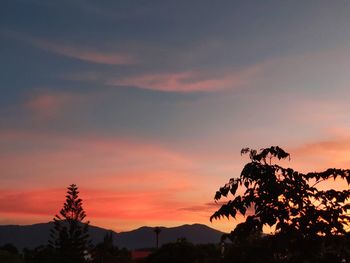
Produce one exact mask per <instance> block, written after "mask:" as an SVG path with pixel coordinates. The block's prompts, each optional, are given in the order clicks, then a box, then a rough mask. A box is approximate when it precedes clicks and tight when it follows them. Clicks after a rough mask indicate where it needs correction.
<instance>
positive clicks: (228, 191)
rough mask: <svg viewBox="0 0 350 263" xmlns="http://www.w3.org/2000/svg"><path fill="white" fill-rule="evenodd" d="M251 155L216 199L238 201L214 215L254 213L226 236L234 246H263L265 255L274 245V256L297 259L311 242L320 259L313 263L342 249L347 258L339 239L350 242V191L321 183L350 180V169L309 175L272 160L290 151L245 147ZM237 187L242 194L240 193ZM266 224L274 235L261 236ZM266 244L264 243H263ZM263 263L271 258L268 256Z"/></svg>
mask: <svg viewBox="0 0 350 263" xmlns="http://www.w3.org/2000/svg"><path fill="white" fill-rule="evenodd" d="M247 153H249V157H250V162H249V163H248V164H246V165H245V167H244V168H243V170H242V172H241V175H240V176H239V177H238V178H231V179H230V180H229V182H228V183H227V184H225V185H224V186H223V187H221V188H220V189H219V191H217V192H216V194H215V200H219V199H221V198H222V197H223V196H224V197H228V196H229V195H232V196H233V199H232V200H229V201H228V202H227V203H226V204H224V205H222V207H221V208H220V209H219V210H218V211H216V212H215V213H214V214H213V215H212V216H211V218H210V220H213V219H220V218H222V217H227V218H229V217H233V218H235V217H236V215H237V213H240V214H242V215H243V216H246V214H247V210H248V209H249V210H250V211H252V212H250V213H249V215H247V217H246V221H245V222H243V223H242V224H239V225H238V226H237V227H236V228H235V229H234V231H232V232H231V234H229V235H226V236H225V237H228V238H229V239H231V240H232V241H233V243H234V245H233V247H235V245H237V244H238V243H240V244H241V245H242V244H245V246H247V247H250V250H251V252H252V251H253V250H256V249H257V250H261V251H260V253H255V254H260V255H261V257H260V259H261V258H263V255H265V254H266V253H267V252H268V251H269V250H268V249H266V247H267V246H270V247H272V248H274V249H272V250H270V252H271V251H272V252H273V253H272V255H274V257H275V258H276V257H277V258H278V259H279V260H282V259H283V258H284V259H285V260H287V259H288V261H285V262H294V261H293V260H294V259H293V258H294V257H297V255H298V253H301V251H303V250H302V249H303V248H305V246H306V245H307V246H309V247H310V246H311V247H312V246H314V249H313V250H311V251H312V256H313V257H318V259H317V260H318V261H312V262H321V261H322V260H323V259H324V258H325V257H326V254H327V253H328V254H332V253H333V252H334V251H337V253H338V254H337V255H339V253H340V254H342V255H343V258H344V257H347V252H344V251H345V250H344V249H343V250H341V251H338V249H336V248H335V246H334V244H336V243H339V242H340V241H339V239H338V238H341V242H340V243H339V244H344V242H345V243H346V242H348V239H347V235H348V233H347V231H346V229H347V227H348V226H349V222H350V221H349V220H350V216H349V214H348V210H349V209H350V204H349V202H348V201H349V197H350V190H343V191H337V190H334V189H329V190H320V189H318V188H317V185H318V184H319V183H320V182H323V181H327V180H331V179H334V180H335V179H341V180H345V181H346V182H347V183H348V184H349V183H350V170H348V169H347V170H343V169H334V168H332V169H328V170H326V171H324V172H311V173H306V174H304V173H300V172H297V171H294V170H293V169H291V168H283V167H281V166H279V165H277V164H271V161H272V159H273V158H277V159H279V160H280V159H285V158H289V154H288V153H287V152H285V151H284V150H283V149H281V148H279V147H278V146H277V147H270V148H266V149H262V150H260V151H259V152H257V151H256V150H251V149H249V148H245V149H242V151H241V154H247ZM238 191H239V192H242V194H241V195H239V194H237V192H238ZM263 226H270V227H275V235H273V236H270V237H269V238H262V236H261V233H262V229H263ZM242 240H246V243H242ZM248 241H249V242H248ZM261 242H263V243H264V245H261V246H260V244H261ZM279 244H284V245H283V249H281V250H280V251H275V248H277V247H279ZM302 244H303V245H302ZM241 245H240V246H241ZM263 247H265V250H264V249H263ZM331 248H332V249H333V250H332V249H331ZM293 249H294V250H293ZM244 251H245V249H243V248H242V247H241V248H240V249H239V253H240V255H241V256H242V254H244V253H245V252H244ZM331 251H333V252H332V253H331ZM292 252H293V253H292ZM237 253H238V250H237V251H236V252H235V253H234V254H235V257H239V256H238V254H237ZM246 254H247V255H246V256H244V255H243V256H242V257H243V258H244V257H248V256H251V255H252V253H249V252H248V250H247V252H246ZM306 254H307V253H306V252H303V253H301V257H304V258H305V257H306ZM292 255H293V256H292ZM292 259H293V260H292ZM321 259H322V260H321ZM312 260H316V259H315V258H313V259H312ZM333 260H336V257H333ZM242 262H244V261H242ZM247 262H251V261H247ZM257 262H258V261H257ZM263 262H270V261H268V259H264V261H263ZM272 262H274V261H272ZM276 262H277V261H276ZM278 262H280V261H278ZM295 262H299V261H295ZM300 262H302V261H300ZM334 262H336V261H334Z"/></svg>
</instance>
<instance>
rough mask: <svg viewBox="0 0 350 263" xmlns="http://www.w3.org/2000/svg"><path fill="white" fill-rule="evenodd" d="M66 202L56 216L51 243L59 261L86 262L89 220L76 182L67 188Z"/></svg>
mask: <svg viewBox="0 0 350 263" xmlns="http://www.w3.org/2000/svg"><path fill="white" fill-rule="evenodd" d="M67 189H68V190H67V195H66V202H65V203H64V205H63V208H62V209H61V211H60V213H59V215H58V214H57V215H56V216H55V217H54V219H53V220H54V227H53V228H52V229H51V234H50V241H49V244H50V246H52V247H53V248H54V249H55V251H56V252H57V253H56V254H57V256H58V260H59V262H74V263H80V262H85V256H86V253H87V251H88V249H89V247H90V243H91V241H90V237H89V234H88V226H89V221H86V222H84V219H85V217H86V214H85V211H84V209H83V207H82V200H81V199H80V198H79V197H78V194H79V191H78V187H77V186H76V185H75V184H72V185H70V186H69V187H68V188H67Z"/></svg>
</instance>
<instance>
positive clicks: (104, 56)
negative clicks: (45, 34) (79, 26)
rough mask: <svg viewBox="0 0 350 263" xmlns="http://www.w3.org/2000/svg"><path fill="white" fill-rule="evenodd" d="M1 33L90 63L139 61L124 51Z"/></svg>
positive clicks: (109, 63) (6, 31) (126, 63)
mask: <svg viewBox="0 0 350 263" xmlns="http://www.w3.org/2000/svg"><path fill="white" fill-rule="evenodd" d="M1 33H3V34H6V35H7V36H11V37H14V38H16V39H19V40H21V41H24V42H26V43H28V44H30V45H32V46H34V47H36V48H40V49H43V50H46V51H49V52H53V53H56V54H59V55H63V56H66V57H70V58H75V59H79V60H83V61H88V62H92V63H98V64H107V65H131V64H137V63H139V61H138V59H136V58H135V57H133V56H132V55H130V54H127V53H126V52H119V51H101V50H98V49H96V48H91V47H88V46H85V45H82V44H81V45H76V44H67V43H66V42H65V43H63V42H61V41H57V40H51V39H46V38H41V37H33V36H30V35H27V34H23V33H20V32H15V31H8V30H1Z"/></svg>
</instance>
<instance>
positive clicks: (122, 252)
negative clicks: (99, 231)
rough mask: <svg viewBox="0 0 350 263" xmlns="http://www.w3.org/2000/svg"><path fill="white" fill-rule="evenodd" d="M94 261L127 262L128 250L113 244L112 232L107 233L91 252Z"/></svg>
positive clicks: (129, 259)
mask: <svg viewBox="0 0 350 263" xmlns="http://www.w3.org/2000/svg"><path fill="white" fill-rule="evenodd" d="M93 257H94V260H93V262H94V263H128V262H131V254H130V252H129V251H128V250H127V249H125V248H123V249H119V248H118V247H115V246H114V245H113V235H112V233H107V234H106V235H105V237H104V239H103V242H102V243H100V244H97V245H96V247H95V249H94V253H93Z"/></svg>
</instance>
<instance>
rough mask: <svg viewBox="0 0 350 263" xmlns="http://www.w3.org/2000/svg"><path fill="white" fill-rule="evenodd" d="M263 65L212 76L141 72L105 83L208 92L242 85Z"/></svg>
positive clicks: (176, 90) (198, 72) (175, 90)
mask: <svg viewBox="0 0 350 263" xmlns="http://www.w3.org/2000/svg"><path fill="white" fill-rule="evenodd" d="M263 68H264V65H263V64H259V65H253V66H252V67H248V68H246V69H243V70H239V71H225V72H224V73H220V74H216V75H214V76H212V73H211V74H209V73H208V72H201V71H185V72H174V73H155V74H150V73H147V74H141V75H135V76H130V77H126V78H115V79H113V78H112V79H110V80H107V81H106V84H107V85H115V86H130V87H137V88H141V89H150V90H157V91H165V92H198V91H201V92H210V91H218V90H224V89H235V88H238V87H241V86H243V85H244V84H246V83H247V81H249V79H250V78H251V77H252V76H254V75H256V74H258V73H261V71H262V70H263Z"/></svg>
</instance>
